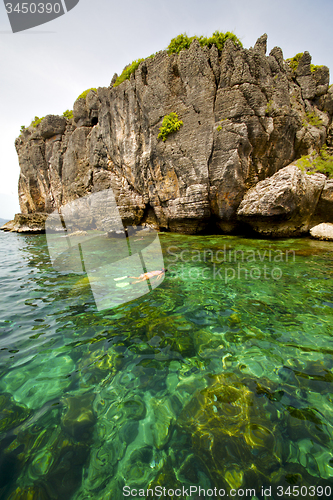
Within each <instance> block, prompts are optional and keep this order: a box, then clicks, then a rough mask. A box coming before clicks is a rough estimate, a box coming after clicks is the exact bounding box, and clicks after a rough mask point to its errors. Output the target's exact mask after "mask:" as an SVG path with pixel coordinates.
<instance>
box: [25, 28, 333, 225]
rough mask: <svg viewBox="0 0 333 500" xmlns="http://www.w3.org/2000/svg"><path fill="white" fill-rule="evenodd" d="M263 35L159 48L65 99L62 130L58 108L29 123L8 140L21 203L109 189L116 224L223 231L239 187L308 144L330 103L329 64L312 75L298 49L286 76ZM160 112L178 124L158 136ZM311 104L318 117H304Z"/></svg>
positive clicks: (43, 207) (314, 142)
mask: <svg viewBox="0 0 333 500" xmlns="http://www.w3.org/2000/svg"><path fill="white" fill-rule="evenodd" d="M266 38H267V37H266V35H263V36H262V37H261V38H259V40H258V41H257V43H256V45H255V47H254V48H251V49H248V50H247V49H241V48H236V47H235V46H234V44H233V43H232V42H231V41H230V40H229V41H227V42H226V44H225V47H224V49H223V51H222V54H220V55H219V53H218V50H217V48H216V47H215V46H213V47H212V48H211V49H208V48H207V47H206V48H202V47H201V46H200V45H199V43H198V42H197V41H196V40H195V41H194V42H193V43H192V45H191V47H190V48H189V49H188V50H184V51H181V52H180V54H179V55H177V54H172V55H168V54H167V52H165V51H164V52H160V53H158V54H157V55H156V56H155V57H154V58H153V59H147V60H145V61H143V62H142V63H141V64H140V66H139V67H138V69H137V70H136V72H135V74H132V75H131V79H130V80H126V81H125V82H123V83H122V84H121V85H119V86H117V87H114V88H99V89H98V93H96V92H94V91H91V92H90V93H89V94H88V96H87V98H86V99H79V100H78V101H76V103H75V104H74V120H73V121H69V120H67V122H66V128H65V129H64V119H63V118H60V117H47V118H46V119H45V120H43V121H42V122H41V124H40V125H39V126H38V127H37V129H32V128H29V129H28V130H27V131H25V132H24V133H23V134H22V135H21V136H20V137H19V138H18V139H17V140H16V149H17V152H18V155H19V161H20V167H21V176H20V181H19V197H20V206H21V211H22V212H23V213H26V214H27V213H33V212H36V211H38V212H52V211H53V210H54V209H56V208H60V207H61V206H62V205H64V204H66V203H68V202H70V201H73V200H74V199H76V198H78V197H81V196H84V195H86V194H88V193H90V192H96V191H100V190H103V189H109V188H112V189H113V191H114V193H115V197H116V200H117V204H118V207H119V211H120V215H121V217H122V219H123V222H124V223H125V224H129V225H130V224H143V223H149V224H151V225H154V226H155V227H157V228H160V229H169V230H171V231H180V232H187V233H197V232H200V231H202V230H205V229H206V228H208V227H209V226H210V225H211V224H212V223H213V224H214V225H217V226H218V227H220V228H221V229H222V230H223V231H232V230H233V229H234V228H235V226H236V224H237V218H236V211H237V209H238V207H239V204H240V202H241V200H242V198H243V196H244V194H245V192H246V191H247V190H248V189H249V188H251V187H252V186H254V185H255V184H256V183H257V182H259V181H261V180H263V179H265V178H266V177H269V176H272V175H273V174H274V173H275V172H277V171H278V170H280V169H281V168H283V167H285V166H286V165H288V164H290V163H291V162H292V161H293V160H294V159H295V158H296V157H299V156H300V155H302V154H308V153H310V152H311V151H313V150H318V149H319V148H320V147H321V146H322V145H323V143H324V142H325V140H326V135H327V128H328V127H329V125H330V122H331V114H332V112H333V94H332V92H331V90H329V91H328V82H329V74H328V69H327V68H325V67H323V68H321V69H320V70H318V71H317V72H315V73H312V72H311V70H310V62H311V57H310V55H309V54H308V53H307V52H305V53H304V56H303V58H302V59H301V61H300V63H299V66H298V69H297V72H296V73H295V74H293V72H292V71H291V69H290V68H289V66H288V64H287V63H285V62H284V60H283V55H282V51H281V49H279V48H277V47H275V48H274V49H273V50H272V51H271V53H270V55H269V56H266V55H265V53H266ZM171 112H175V113H177V114H178V117H179V119H181V120H182V121H183V126H182V127H181V128H180V130H179V131H178V132H176V133H173V134H171V135H169V136H168V137H167V139H166V141H165V142H163V141H162V140H161V139H158V138H157V136H158V133H159V128H160V127H161V125H162V120H163V117H164V116H165V115H167V114H169V113H171ZM312 112H314V113H315V114H316V115H317V116H318V117H320V118H321V120H322V125H319V126H318V127H314V126H313V125H311V124H310V123H308V122H307V114H306V113H312ZM56 118H57V119H56Z"/></svg>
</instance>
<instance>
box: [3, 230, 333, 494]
mask: <svg viewBox="0 0 333 500" xmlns="http://www.w3.org/2000/svg"><path fill="white" fill-rule="evenodd" d="M160 241H161V244H162V248H163V253H164V259H165V263H166V267H167V268H168V272H167V273H166V276H165V279H164V281H163V283H161V285H160V286H159V287H157V288H155V289H154V290H153V291H152V292H150V293H149V294H147V295H144V296H142V297H140V298H139V299H137V300H134V301H132V302H129V303H126V304H123V305H121V306H119V307H117V308H114V309H109V310H104V311H100V312H98V311H97V308H96V305H95V302H94V298H93V295H92V292H91V289H90V287H89V282H88V279H87V277H86V276H85V275H82V274H81V275H77V274H60V273H58V272H57V271H55V270H54V269H53V268H52V266H51V264H50V261H49V257H48V251H47V245H46V239H45V237H44V236H23V235H16V234H6V233H1V234H0V248H1V269H0V274H1V283H2V288H1V291H2V293H1V311H0V329H1V336H0V356H1V358H0V359H1V365H0V416H1V420H0V468H1V471H2V473H1V474H0V498H1V499H4V500H5V499H10V500H13V499H14V500H16V499H32V500H34V499H49V498H50V499H53V498H55V499H56V498H61V499H73V500H74V499H75V500H84V499H90V498H91V499H98V500H99V499H100V500H107V499H123V498H134V497H135V496H134V493H133V494H132V495H129V496H126V497H125V496H124V495H123V487H124V486H128V487H129V488H130V489H131V490H133V489H136V490H138V491H137V493H138V495H139V493H140V492H139V490H140V489H141V490H146V489H147V488H155V487H156V486H161V487H165V488H166V490H168V489H177V488H182V487H184V488H185V490H186V488H187V492H186V491H185V492H184V494H183V492H182V491H181V496H177V495H176V494H174V495H172V492H170V494H169V496H165V498H168V497H170V498H193V499H194V498H196V496H197V493H195V492H194V491H195V490H194V489H193V490H192V491H193V494H192V495H190V494H189V493H190V492H189V491H188V488H189V487H190V486H192V487H194V486H196V487H198V488H199V486H200V487H201V488H204V489H206V490H207V489H210V488H212V489H214V488H215V487H216V488H217V490H219V489H220V490H221V491H222V490H225V492H226V493H225V495H227V494H230V489H231V488H235V489H236V490H237V489H243V490H246V489H255V493H256V497H257V498H258V499H260V498H265V496H264V493H263V490H262V488H264V489H265V488H266V489H267V488H269V487H271V488H272V490H271V496H268V495H267V494H266V497H267V498H274V499H278V498H293V497H292V496H290V495H289V494H288V487H290V488H291V490H292V489H293V487H294V486H299V490H301V487H303V490H301V491H302V495H301V497H302V498H333V446H332V435H333V427H332V426H333V406H332V400H333V371H332V367H333V360H332V352H333V339H332V333H333V282H332V272H333V259H332V248H333V245H332V244H331V243H325V242H316V241H313V240H310V239H297V240H290V239H289V240H281V241H269V240H251V239H242V238H238V237H233V236H205V237H193V236H180V235H170V234H162V235H160ZM236 251H237V252H238V253H237V254H236ZM130 286H134V287H135V284H133V285H130ZM120 288H121V287H120ZM278 487H280V488H281V487H282V488H283V493H282V490H281V489H279V488H278ZM311 487H314V488H315V489H311ZM325 488H326V490H325ZM296 489H297V488H296ZM126 491H128V490H126ZM289 491H290V490H289ZM321 493H322V494H321ZM213 497H215V496H213ZM217 497H218V498H223V495H222V494H220V496H217ZM242 497H243V498H245V496H244V495H243V496H242V494H241V492H240V493H239V494H237V495H236V496H234V498H242ZM141 498H148V496H147V495H146V494H144V495H142V494H141ZM150 498H151V494H150ZM162 498H163V496H162ZM247 498H251V497H250V496H248V497H247Z"/></svg>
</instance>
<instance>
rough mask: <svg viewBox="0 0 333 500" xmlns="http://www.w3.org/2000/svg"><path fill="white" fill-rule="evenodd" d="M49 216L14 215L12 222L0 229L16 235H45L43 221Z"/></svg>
mask: <svg viewBox="0 0 333 500" xmlns="http://www.w3.org/2000/svg"><path fill="white" fill-rule="evenodd" d="M48 216H49V214H47V213H34V214H16V215H15V218H14V220H12V221H9V222H7V223H6V224H4V225H3V226H2V227H1V228H0V229H1V230H2V231H7V232H16V233H33V234H37V233H39V234H40V233H45V221H46V219H47V217H48Z"/></svg>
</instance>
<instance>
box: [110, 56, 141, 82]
mask: <svg viewBox="0 0 333 500" xmlns="http://www.w3.org/2000/svg"><path fill="white" fill-rule="evenodd" d="M142 61H144V59H137V60H136V61H133V62H132V63H131V64H129V65H128V66H126V67H125V68H124V69H123V72H122V73H121V75H119V76H118V78H117V80H116V81H115V83H114V85H113V86H114V87H117V86H118V85H120V84H121V83H123V82H124V81H125V80H129V79H130V76H131V74H132V73H134V72H135V71H136V70H137V69H138V67H139V64H140V63H141V62H142Z"/></svg>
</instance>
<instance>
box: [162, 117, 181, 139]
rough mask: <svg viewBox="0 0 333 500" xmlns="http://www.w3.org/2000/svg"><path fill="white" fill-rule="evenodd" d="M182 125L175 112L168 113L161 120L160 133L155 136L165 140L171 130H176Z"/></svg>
mask: <svg viewBox="0 0 333 500" xmlns="http://www.w3.org/2000/svg"><path fill="white" fill-rule="evenodd" d="M182 125H183V122H182V121H181V120H178V115H177V113H170V114H169V115H165V117H164V118H163V122H162V127H160V133H159V134H158V136H157V138H158V139H162V141H166V138H167V137H168V135H169V134H172V133H173V132H177V131H178V130H179V129H180V127H181V126H182Z"/></svg>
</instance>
